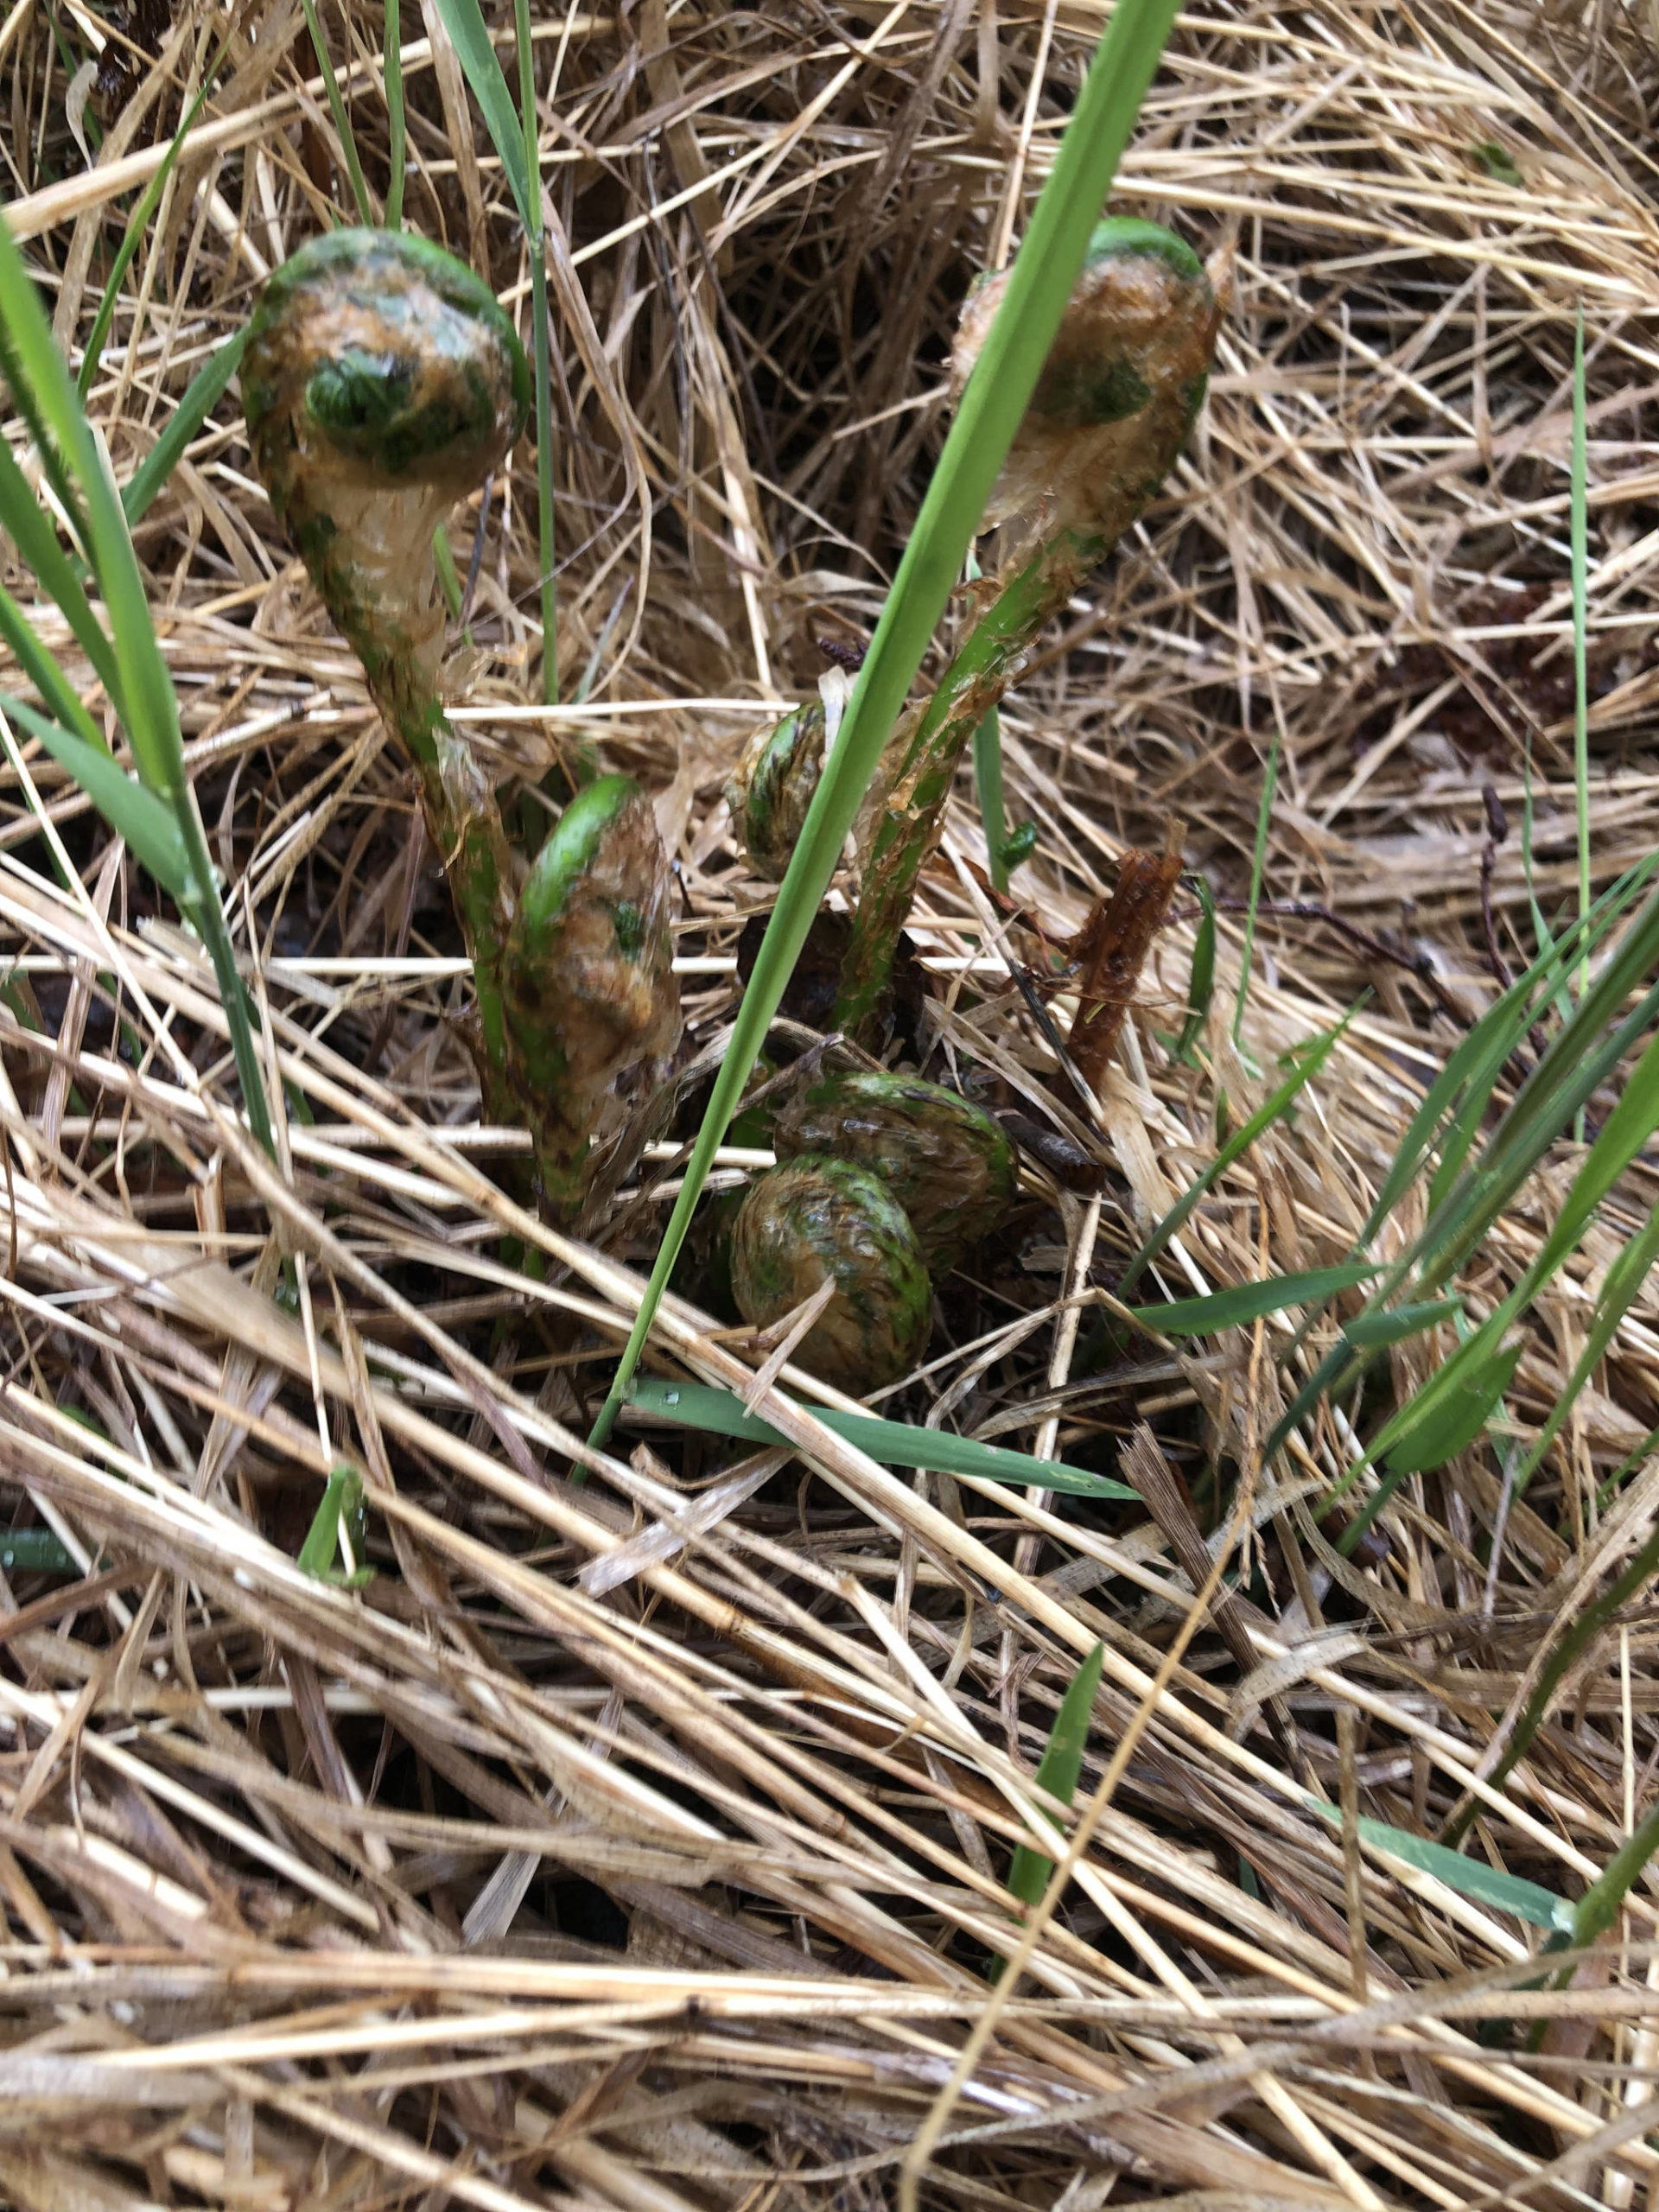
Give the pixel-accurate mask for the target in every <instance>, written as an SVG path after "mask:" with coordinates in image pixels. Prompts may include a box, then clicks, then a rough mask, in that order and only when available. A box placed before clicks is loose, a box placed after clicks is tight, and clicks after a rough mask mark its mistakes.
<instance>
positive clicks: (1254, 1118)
mask: <svg viewBox="0 0 1659 2212" xmlns="http://www.w3.org/2000/svg"><path fill="white" fill-rule="evenodd" d="M1355 1011H1356V1012H1357V1008H1356V1009H1355ZM1353 1018H1354V1016H1353V1014H1352V1013H1349V1014H1344V1016H1343V1018H1342V1020H1340V1021H1339V1022H1338V1024H1337V1026H1336V1027H1335V1028H1334V1029H1332V1030H1327V1031H1326V1033H1325V1035H1324V1036H1323V1037H1319V1038H1316V1039H1314V1040H1313V1043H1312V1045H1311V1046H1308V1047H1307V1048H1306V1050H1305V1051H1304V1052H1302V1054H1301V1057H1300V1059H1299V1060H1298V1062H1297V1065H1296V1067H1295V1069H1294V1071H1293V1072H1292V1074H1291V1075H1290V1077H1288V1078H1287V1081H1285V1082H1284V1083H1282V1084H1280V1086H1279V1088H1278V1090H1275V1091H1274V1094H1273V1096H1272V1097H1271V1098H1269V1099H1268V1102H1267V1103H1266V1105H1265V1106H1262V1107H1258V1108H1257V1109H1256V1111H1255V1113H1254V1114H1252V1115H1251V1116H1250V1118H1249V1121H1248V1122H1245V1123H1244V1125H1243V1128H1238V1129H1235V1130H1234V1132H1233V1134H1232V1135H1231V1136H1230V1137H1229V1138H1228V1140H1227V1141H1226V1143H1225V1144H1224V1145H1223V1147H1221V1150H1220V1151H1219V1152H1218V1153H1217V1154H1216V1156H1215V1158H1214V1159H1213V1160H1211V1163H1210V1165H1209V1166H1208V1167H1206V1168H1205V1171H1204V1173H1203V1174H1202V1175H1200V1176H1199V1177H1198V1179H1197V1181H1196V1182H1194V1183H1192V1184H1190V1185H1188V1187H1187V1189H1186V1190H1185V1192H1184V1193H1183V1194H1182V1196H1181V1197H1180V1198H1179V1199H1178V1200H1177V1202H1176V1203H1175V1205H1173V1206H1172V1207H1171V1208H1170V1210H1169V1211H1168V1212H1167V1213H1166V1215H1165V1216H1164V1218H1163V1219H1162V1220H1161V1221H1160V1223H1159V1224H1158V1226H1157V1228H1156V1229H1154V1230H1153V1232H1152V1234H1151V1236H1148V1237H1147V1241H1146V1243H1144V1244H1143V1245H1142V1246H1141V1249H1140V1250H1139V1251H1138V1252H1137V1253H1136V1254H1135V1257H1134V1258H1133V1259H1132V1260H1131V1261H1130V1262H1129V1264H1128V1267H1127V1268H1125V1269H1124V1270H1123V1275H1122V1281H1121V1282H1120V1283H1119V1285H1118V1291H1117V1294H1118V1296H1119V1297H1120V1298H1123V1299H1127V1297H1128V1294H1129V1292H1130V1291H1131V1290H1133V1289H1134V1287H1135V1284H1136V1283H1137V1282H1139V1281H1140V1280H1141V1276H1142V1275H1143V1274H1145V1272H1146V1270H1147V1268H1148V1267H1150V1266H1151V1264H1152V1262H1154V1260H1155V1259H1156V1258H1157V1257H1158V1255H1159V1254H1160V1252H1161V1251H1162V1250H1163V1249H1164V1247H1165V1246H1166V1244H1167V1243H1169V1240H1170V1238H1171V1237H1172V1236H1179V1234H1180V1232H1181V1229H1182V1226H1183V1224H1185V1221H1186V1219H1187V1217H1188V1216H1189V1215H1190V1214H1191V1213H1192V1209H1193V1207H1194V1206H1196V1205H1198V1201H1199V1200H1200V1199H1201V1198H1203V1197H1204V1195H1205V1192H1206V1191H1208V1190H1210V1189H1211V1187H1212V1186H1213V1185H1215V1184H1216V1183H1217V1181H1218V1180H1219V1179H1220V1178H1221V1177H1222V1176H1224V1174H1225V1173H1227V1171H1228V1169H1229V1168H1230V1167H1231V1166H1233V1164H1234V1163H1235V1161H1236V1160H1242V1159H1243V1156H1244V1154H1246V1153H1247V1152H1248V1151H1249V1148H1250V1147H1251V1146H1252V1145H1253V1144H1254V1143H1255V1141H1256V1139H1257V1138H1258V1137H1259V1136H1261V1135H1262V1133H1263V1132H1264V1131H1265V1130H1267V1129H1270V1128H1272V1127H1273V1125H1274V1122H1276V1121H1278V1120H1279V1118H1280V1117H1281V1115H1283V1114H1284V1113H1285V1112H1286V1111H1287V1109H1288V1108H1289V1107H1290V1106H1291V1104H1292V1103H1293V1102H1294V1099H1295V1097H1296V1095H1297V1093H1298V1092H1299V1091H1300V1090H1303V1089H1305V1088H1306V1084H1308V1083H1309V1082H1310V1081H1311V1080H1312V1078H1313V1077H1314V1076H1315V1075H1317V1074H1318V1073H1319V1070H1320V1069H1321V1068H1322V1067H1323V1066H1324V1065H1325V1062H1326V1061H1327V1060H1328V1059H1329V1058H1330V1057H1331V1055H1332V1052H1334V1051H1335V1050H1336V1047H1337V1044H1338V1039H1340V1038H1341V1036H1342V1033H1343V1032H1344V1030H1345V1029H1346V1028H1347V1027H1348V1024H1349V1023H1350V1022H1351V1020H1353Z"/></svg>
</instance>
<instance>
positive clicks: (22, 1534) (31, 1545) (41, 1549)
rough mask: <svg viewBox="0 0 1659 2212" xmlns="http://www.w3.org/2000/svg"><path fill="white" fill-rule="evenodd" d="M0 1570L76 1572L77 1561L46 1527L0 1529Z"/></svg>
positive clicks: (28, 1572) (16, 1572)
mask: <svg viewBox="0 0 1659 2212" xmlns="http://www.w3.org/2000/svg"><path fill="white" fill-rule="evenodd" d="M0 1570H3V1571H4V1572H5V1573H7V1574H79V1573H80V1571H81V1570H80V1562H79V1560H77V1559H76V1557H75V1555H74V1554H73V1552H72V1551H71V1550H70V1549H69V1548H68V1547H67V1545H66V1544H65V1543H64V1542H63V1541H62V1539H61V1538H60V1537H58V1536H54V1535H53V1533H52V1531H51V1530H50V1529H0Z"/></svg>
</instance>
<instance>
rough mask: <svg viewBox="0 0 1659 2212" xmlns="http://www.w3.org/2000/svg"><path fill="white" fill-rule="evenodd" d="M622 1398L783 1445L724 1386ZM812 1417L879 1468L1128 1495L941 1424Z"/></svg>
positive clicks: (1105, 1480) (661, 1414) (646, 1390)
mask: <svg viewBox="0 0 1659 2212" xmlns="http://www.w3.org/2000/svg"><path fill="white" fill-rule="evenodd" d="M624 1403H625V1404H626V1406H627V1407H628V1408H630V1409H631V1410H632V1412H634V1413H636V1414H641V1415H643V1416H644V1417H645V1418H646V1419H648V1420H652V1421H671V1422H673V1423H674V1424H675V1425H676V1426H677V1427H683V1428H699V1429H702V1430H703V1431H704V1432H705V1433H707V1434H709V1435H710V1436H728V1437H730V1438H732V1439H733V1440H734V1441H735V1442H739V1443H744V1444H784V1443H787V1441H788V1439H787V1438H786V1437H785V1436H782V1435H780V1434H779V1432H778V1430H777V1429H775V1428H773V1427H772V1426H771V1425H770V1423H768V1422H766V1421H761V1420H760V1418H759V1417H758V1416H757V1415H756V1414H752V1413H749V1412H747V1410H746V1409H745V1408H744V1404H743V1401H742V1399H741V1398H740V1397H739V1396H737V1395H736V1394H735V1392H734V1391H731V1390H717V1389H714V1387H713V1386H712V1385H711V1384H709V1383H654V1382H653V1383H640V1382H636V1383H633V1384H632V1385H631V1386H630V1388H629V1390H628V1394H627V1396H626V1399H625V1400H624ZM813 1412H814V1415H815V1417H816V1418H817V1420H819V1421H822V1422H823V1425H824V1427H826V1428H828V1429H831V1430H833V1431H834V1433H836V1435H837V1436H844V1437H845V1438H846V1440H847V1441H848V1442H849V1444H855V1445H857V1446H858V1448H859V1450H860V1451H861V1452H868V1454H869V1456H870V1458H871V1459H874V1460H877V1461H879V1462H880V1465H883V1466H886V1467H922V1468H925V1470H926V1471H928V1472H929V1473H930V1474H935V1475H969V1476H974V1477H976V1478H978V1479H979V1480H980V1481H981V1482H986V1483H1012V1484H1014V1485H1016V1486H1017V1487H1019V1488H1020V1489H1024V1490H1053V1491H1065V1492H1066V1493H1067V1494H1068V1495H1069V1496H1071V1497H1114V1498H1124V1499H1129V1498H1135V1497H1138V1496H1139V1495H1140V1493H1139V1492H1138V1491H1133V1490H1131V1489H1130V1488H1129V1486H1128V1484H1127V1483H1120V1482H1116V1481H1114V1480H1113V1478H1112V1477H1111V1476H1109V1475H1091V1474H1090V1473H1089V1472H1088V1471H1086V1470H1085V1469H1084V1468H1082V1467H1068V1466H1067V1465H1065V1463H1064V1461H1062V1460H1059V1459H1027V1456H1026V1454H1025V1453H1024V1452H1009V1451H1006V1450H1005V1449H1004V1448H1003V1447H1002V1446H1001V1445H999V1444H982V1443H980V1442H979V1440H977V1438H976V1437H972V1436H952V1435H950V1434H949V1433H947V1431H945V1430H944V1429H942V1428H917V1427H913V1426H912V1424H911V1423H910V1422H909V1421H880V1420H879V1419H878V1418H877V1417H876V1416H875V1415H874V1414H844V1413H842V1412H840V1411H839V1410H838V1409H836V1408H830V1407H827V1406H817V1407H815V1408H813Z"/></svg>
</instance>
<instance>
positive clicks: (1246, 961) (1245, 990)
mask: <svg viewBox="0 0 1659 2212" xmlns="http://www.w3.org/2000/svg"><path fill="white" fill-rule="evenodd" d="M1278 787H1279V732H1278V730H1277V729H1276V728H1275V729H1274V733H1273V743H1272V745H1271V746H1270V747H1268V765H1267V767H1266V768H1265V770H1264V771H1263V772H1262V804H1261V805H1260V807H1259V808H1258V809H1257V810H1256V817H1255V852H1254V853H1253V854H1252V855H1251V856H1250V895H1249V901H1248V903H1247V904H1246V906H1245V909H1244V944H1243V950H1242V951H1241V952H1240V954H1239V967H1238V998H1237V1001H1236V1004H1235V1005H1234V1007H1233V1042H1234V1044H1235V1045H1236V1044H1237V1042H1238V1040H1239V1036H1240V1033H1242V1031H1243V1027H1244V1009H1245V1007H1247V1006H1248V1005H1249V1001H1250V963H1251V962H1252V960H1253V959H1254V958H1255V910H1256V908H1257V906H1259V905H1260V904H1261V900H1262V876H1263V874H1264V873H1265V872H1266V868H1267V861H1268V827H1269V825H1270V824H1271V823H1272V820H1273V800H1274V792H1275V791H1277V790H1278Z"/></svg>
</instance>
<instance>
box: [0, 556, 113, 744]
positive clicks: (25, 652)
mask: <svg viewBox="0 0 1659 2212" xmlns="http://www.w3.org/2000/svg"><path fill="white" fill-rule="evenodd" d="M0 638H3V639H5V641H6V643H7V645H10V647H11V651H12V657H13V658H14V659H15V660H16V663H17V665H18V666H19V667H20V668H21V669H22V671H23V673H24V674H25V675H26V676H27V677H29V682H30V683H32V684H33V685H34V686H35V690H37V691H38V692H39V693H40V695H41V698H42V699H43V700H44V701H45V702H46V704H47V706H48V708H49V709H51V711H52V714H53V715H54V717H55V718H56V720H57V721H60V722H61V723H62V724H63V726H64V728H66V729H70V730H73V731H74V732H75V733H76V734H77V735H78V736H79V737H80V738H81V739H83V740H84V741H85V742H86V744H88V745H90V746H92V747H96V749H97V750H98V751H99V752H100V753H107V752H108V751H109V747H108V746H107V745H105V742H104V733H103V731H102V730H101V729H99V726H98V724H97V723H96V722H95V721H93V720H92V716H91V715H89V714H88V713H87V711H86V708H85V707H83V706H82V705H81V703H80V700H79V696H77V694H76V691H75V688H74V686H73V684H72V683H70V681H69V679H68V677H67V676H66V675H65V674H64V672H63V671H62V670H61V669H60V667H59V666H58V664H57V663H56V661H54V659H53V658H52V656H51V654H50V653H49V652H48V651H47V650H46V647H45V646H44V645H42V644H41V641H40V639H39V638H37V637H36V636H35V626H34V624H33V623H32V622H30V620H29V617H28V616H27V615H26V614H25V613H24V612H23V610H22V607H19V606H18V604H17V602H16V600H15V599H14V598H13V597H12V595H11V594H10V592H9V591H8V590H7V589H6V588H5V587H4V585H3V584H0Z"/></svg>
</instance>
